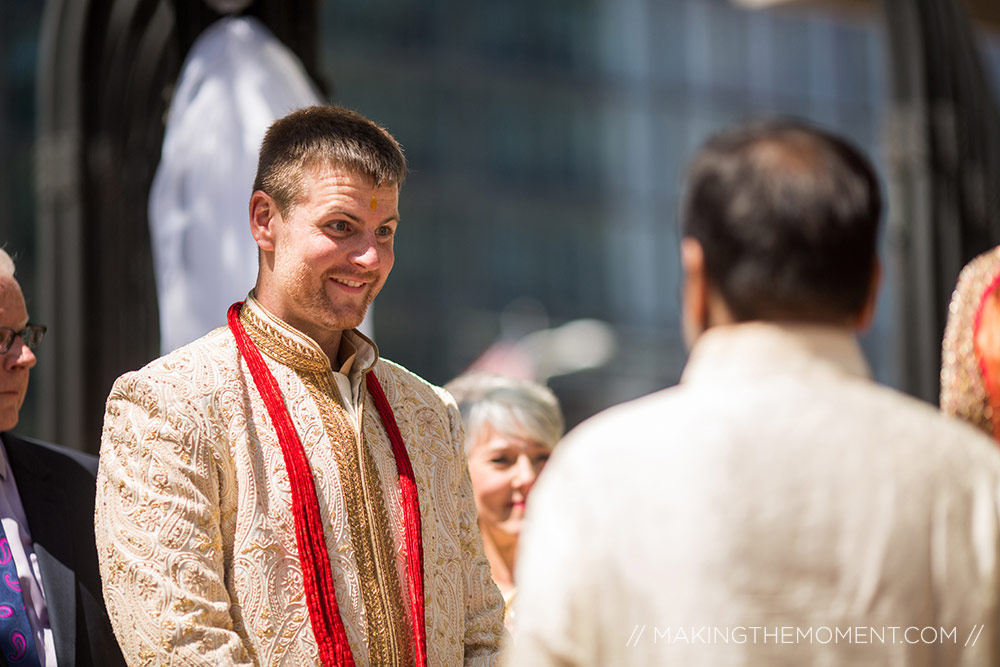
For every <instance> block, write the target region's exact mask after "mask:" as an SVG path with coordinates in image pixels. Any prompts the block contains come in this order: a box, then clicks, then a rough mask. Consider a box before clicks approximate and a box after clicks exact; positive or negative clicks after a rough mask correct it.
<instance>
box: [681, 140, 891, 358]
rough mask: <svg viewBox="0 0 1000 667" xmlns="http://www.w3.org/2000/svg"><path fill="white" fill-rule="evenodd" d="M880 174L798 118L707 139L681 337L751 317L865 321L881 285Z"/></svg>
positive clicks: (685, 224)
mask: <svg viewBox="0 0 1000 667" xmlns="http://www.w3.org/2000/svg"><path fill="white" fill-rule="evenodd" d="M881 212H882V201H881V195H880V192H879V186H878V180H877V177H876V175H875V171H874V169H873V168H872V166H871V164H870V163H869V162H868V160H867V159H866V158H865V157H864V156H863V155H862V154H861V153H860V152H859V151H858V150H857V149H855V148H853V147H852V146H850V145H849V144H848V143H847V142H845V141H844V140H842V139H840V138H838V137H835V136H833V135H831V134H828V133H826V132H824V131H821V130H818V129H816V128H813V127H810V126H808V125H805V124H802V123H797V122H770V123H754V124H750V125H745V126H741V127H738V128H736V129H733V130H730V131H726V132H723V133H720V134H718V135H716V136H714V137H712V138H711V139H710V140H709V141H708V142H707V143H706V144H705V146H704V147H703V148H702V149H701V150H700V151H699V152H698V154H697V155H696V156H695V159H694V161H693V162H692V164H691V166H690V168H689V171H688V183H687V192H686V197H685V201H684V208H683V213H682V215H683V219H682V237H683V240H682V243H681V255H682V264H683V265H684V271H685V293H684V296H685V304H684V316H685V335H686V337H687V338H688V341H689V343H690V342H693V340H694V338H696V337H697V335H698V334H699V333H700V332H701V331H703V330H704V329H706V328H708V327H709V326H712V325H715V324H721V323H725V322H745V321H751V320H768V321H789V322H811V323H824V324H836V325H844V326H852V327H863V326H866V325H867V324H868V322H869V320H870V317H871V314H872V308H873V304H874V294H875V291H876V288H877V284H878V278H879V268H878V261H877V252H876V245H877V238H878V225H879V219H880V217H881Z"/></svg>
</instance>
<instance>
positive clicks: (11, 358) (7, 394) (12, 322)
mask: <svg viewBox="0 0 1000 667" xmlns="http://www.w3.org/2000/svg"><path fill="white" fill-rule="evenodd" d="M26 327H28V310H27V307H26V306H25V304H24V296H23V295H22V294H21V286H20V285H18V284H17V280H16V279H15V278H14V262H13V260H11V258H10V255H8V254H7V253H6V251H4V250H2V249H0V431H9V430H10V429H12V428H14V426H16V425H17V418H18V413H19V411H20V410H21V404H22V403H24V395H25V393H26V392H27V391H28V374H29V371H30V370H31V368H32V367H33V366H34V365H35V361H36V359H35V355H34V353H33V352H32V351H31V349H29V347H28V344H31V345H32V346H34V345H36V344H37V343H38V342H39V341H40V339H41V333H39V331H38V329H37V328H26ZM43 331H44V330H43Z"/></svg>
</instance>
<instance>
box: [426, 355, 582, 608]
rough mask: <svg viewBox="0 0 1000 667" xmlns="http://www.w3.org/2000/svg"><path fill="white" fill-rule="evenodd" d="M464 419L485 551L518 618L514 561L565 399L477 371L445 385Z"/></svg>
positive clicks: (531, 384) (532, 385)
mask: <svg viewBox="0 0 1000 667" xmlns="http://www.w3.org/2000/svg"><path fill="white" fill-rule="evenodd" d="M445 388H446V389H447V390H448V391H450V392H451V394H452V395H453V396H454V397H455V400H456V401H457V402H458V407H459V410H461V412H462V420H463V422H464V424H465V453H466V457H467V458H468V461H469V476H470V477H471V479H472V491H473V496H474V497H475V500H476V508H477V510H478V511H479V530H480V532H481V533H482V535H483V542H484V545H485V548H486V558H487V560H489V563H490V570H491V572H492V575H493V580H494V581H495V582H496V584H497V586H498V587H499V588H500V592H501V593H503V597H504V602H505V606H506V615H505V622H506V624H507V627H508V628H511V627H512V625H513V623H512V621H513V615H512V612H511V603H512V601H513V599H514V594H515V591H516V586H515V578H514V569H515V568H514V562H515V558H516V556H517V542H518V537H519V536H520V534H521V526H522V523H523V521H524V512H525V506H526V502H527V499H528V495H529V493H530V492H531V488H532V486H534V484H535V480H536V479H537V478H538V474H539V473H540V472H541V470H542V468H543V467H544V466H545V463H546V461H548V458H549V454H550V453H551V451H552V448H553V447H555V445H556V443H557V442H559V439H560V438H561V437H562V435H563V429H564V427H565V421H564V418H563V414H562V410H561V409H560V407H559V401H558V399H557V398H556V397H555V395H554V394H553V393H552V391H550V390H549V389H548V388H546V387H544V386H542V385H540V384H538V383H535V382H532V381H530V380H522V379H517V378H511V377H505V376H502V375H494V374H490V373H482V372H473V373H468V374H466V375H462V376H459V377H458V378H456V379H454V380H452V381H451V382H450V383H449V384H448V385H446V387H445Z"/></svg>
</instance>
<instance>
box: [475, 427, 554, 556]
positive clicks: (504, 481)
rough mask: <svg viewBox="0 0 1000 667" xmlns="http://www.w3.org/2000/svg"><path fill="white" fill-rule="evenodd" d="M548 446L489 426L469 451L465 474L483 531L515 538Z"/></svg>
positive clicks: (482, 431)
mask: <svg viewBox="0 0 1000 667" xmlns="http://www.w3.org/2000/svg"><path fill="white" fill-rule="evenodd" d="M550 453H551V449H550V448H549V447H548V446H546V445H544V444H543V443H540V442H538V441H536V440H533V439H530V438H529V437H527V436H526V435H525V434H520V435H510V434H506V433H500V432H498V431H497V430H495V429H494V428H492V427H491V426H489V425H486V426H484V427H483V428H482V429H481V430H480V432H479V433H478V434H476V440H475V444H474V445H473V446H472V449H471V450H470V451H469V456H468V459H469V476H470V478H471V479H472V491H473V495H474V497H475V500H476V508H477V509H478V510H479V520H480V523H481V525H482V527H483V528H484V529H485V530H489V531H490V532H491V533H497V534H499V535H505V536H507V537H510V538H515V539H516V538H517V536H518V535H519V534H520V532H521V525H522V522H523V520H524V508H525V502H526V501H527V498H528V494H529V492H530V491H531V488H532V487H533V486H534V484H535V480H536V479H537V478H538V474H539V473H540V472H541V470H542V468H543V467H544V466H545V462H546V461H548V459H549V454H550Z"/></svg>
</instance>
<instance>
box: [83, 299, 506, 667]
mask: <svg viewBox="0 0 1000 667" xmlns="http://www.w3.org/2000/svg"><path fill="white" fill-rule="evenodd" d="M241 321H242V322H243V324H244V327H245V328H246V330H247V333H248V334H249V335H250V337H251V338H252V339H253V340H254V342H255V343H256V344H257V346H258V348H259V349H260V350H261V352H262V353H263V356H264V359H265V361H266V363H267V365H268V367H269V368H270V370H271V372H272V373H273V374H274V376H275V378H276V379H277V382H278V386H279V387H280V389H281V393H282V396H283V398H284V401H285V404H286V406H287V407H288V411H289V413H290V415H291V417H292V420H293V421H294V423H295V425H296V428H297V431H298V434H299V438H300V439H301V441H302V444H303V447H304V448H305V452H306V455H307V456H308V458H309V462H310V466H311V468H312V472H313V476H314V478H315V480H316V490H317V495H318V500H319V505H320V510H321V512H322V515H323V517H324V518H325V519H324V523H325V525H324V528H325V536H326V544H327V547H328V548H329V552H330V560H331V564H332V571H333V578H334V586H335V588H336V594H337V603H338V605H339V607H340V613H341V616H342V618H343V620H344V625H345V627H346V630H347V635H348V639H349V641H350V644H351V649H352V651H353V654H354V658H355V661H356V662H357V664H359V665H389V664H412V660H413V658H412V641H411V634H410V632H411V629H410V628H411V618H410V611H409V606H408V605H407V604H406V603H405V600H406V595H405V590H406V585H407V584H406V581H407V579H406V577H407V572H406V569H407V568H406V548H405V542H404V535H403V519H402V502H401V496H400V491H399V485H398V482H397V475H396V465H395V460H394V458H393V453H392V447H391V444H390V442H389V439H388V436H387V435H386V432H385V430H384V428H383V426H382V422H381V420H380V418H379V414H378V411H377V409H376V408H375V405H374V403H373V402H372V400H371V398H370V397H369V396H368V394H367V391H366V389H365V387H364V382H363V381H362V372H363V371H365V370H368V369H369V368H373V369H374V372H375V374H376V376H377V377H378V379H379V381H380V382H381V384H382V387H383V389H384V390H385V393H386V396H387V398H388V400H389V403H390V404H391V406H392V409H393V411H394V412H395V416H396V421H397V423H398V425H399V429H400V432H401V433H402V436H403V441H404V442H405V443H406V446H407V450H408V452H409V456H410V460H411V462H412V465H413V470H414V474H415V477H416V483H417V489H418V493H419V499H420V514H421V522H422V527H423V548H424V570H425V571H424V590H425V599H426V601H425V605H426V606H425V614H424V616H425V621H426V632H427V650H428V664H429V665H434V666H438V665H462V664H465V665H478V664H482V665H487V664H491V663H492V661H493V659H494V658H495V655H496V652H497V650H498V645H499V642H500V639H501V635H502V624H503V621H502V613H503V600H502V599H501V597H500V595H499V592H498V591H497V589H496V587H495V585H494V584H493V582H492V579H491V577H490V571H489V565H488V563H487V561H486V559H485V557H484V555H483V547H482V540H481V538H480V536H479V533H478V529H477V525H476V510H475V505H474V503H473V500H472V492H471V486H470V484H469V478H468V473H467V470H466V464H465V460H464V457H463V456H462V451H463V433H462V428H461V424H460V419H459V416H458V411H457V409H456V407H455V405H454V401H453V400H452V399H451V398H450V396H449V395H448V394H447V393H446V392H444V391H443V390H441V389H438V388H436V387H433V386H431V385H429V384H427V383H426V382H424V381H422V380H421V379H419V378H418V377H416V376H415V375H413V374H412V373H410V372H408V371H406V370H405V369H403V368H401V367H400V366H397V365H395V364H392V363H390V362H388V361H385V360H381V359H377V352H376V351H375V349H374V346H373V345H371V343H370V342H369V341H367V340H366V339H364V338H363V337H361V336H360V335H358V334H356V333H354V332H345V335H344V339H343V342H342V343H341V345H342V346H344V345H346V346H348V348H349V349H350V350H352V351H354V352H355V353H354V354H353V355H352V356H351V361H350V363H348V364H347V366H353V368H344V369H342V370H343V371H344V372H345V373H346V374H347V378H348V379H346V381H345V380H343V379H342V382H344V383H345V384H350V385H352V387H353V391H354V393H356V394H357V396H358V397H359V402H358V404H357V405H356V406H351V405H349V404H348V401H345V400H344V399H343V398H341V396H342V393H341V392H340V391H338V389H337V380H336V379H335V378H336V374H335V373H332V372H331V368H330V364H329V361H328V360H327V357H326V355H325V354H324V353H323V352H322V351H321V350H320V349H319V347H318V346H317V345H316V344H315V342H313V341H312V340H311V339H309V338H308V337H306V336H304V335H303V334H301V333H299V332H298V331H296V330H294V329H291V328H289V327H288V326H287V325H285V324H284V323H282V322H281V321H279V320H277V319H275V318H273V317H272V316H270V314H269V313H267V312H266V311H265V310H264V309H263V308H262V307H261V306H260V305H259V304H257V303H256V302H255V301H254V300H253V299H252V298H251V299H248V300H247V304H246V305H245V306H244V308H243V311H242V314H241ZM342 356H344V355H342ZM353 408H357V409H356V410H355V409H353ZM355 417H359V419H357V420H355V419H354V418H355ZM97 495H98V497H97V511H96V529H97V544H98V552H99V556H100V562H101V575H102V578H103V582H104V594H105V598H106V600H107V604H108V611H109V614H110V616H111V620H112V621H111V622H112V625H113V626H114V629H115V634H116V636H117V638H118V640H119V642H120V643H121V645H122V647H123V650H124V653H125V656H126V658H127V660H128V662H129V664H130V665H160V664H171V665H211V666H213V667H222V666H225V665H237V664H238V665H251V664H254V665H289V666H299V665H317V664H319V657H318V649H317V645H316V640H315V637H314V635H313V632H312V628H311V626H310V624H309V617H308V613H307V609H306V601H305V595H304V591H303V580H302V569H301V566H300V562H299V559H298V550H297V548H296V542H295V530H294V520H293V517H292V504H291V489H290V487H289V481H288V475H287V472H286V469H285V464H284V459H283V457H282V453H281V448H280V446H279V444H278V442H277V436H276V435H275V431H274V428H273V427H272V425H271V421H270V418H269V416H268V414H267V411H266V408H265V407H264V404H263V402H262V400H261V397H260V394H259V393H258V391H257V389H256V387H255V385H254V383H253V379H252V377H251V376H250V373H249V370H248V369H247V366H246V364H245V363H244V361H243V360H242V359H241V357H240V355H239V352H238V350H237V347H236V343H235V340H234V338H233V336H232V334H231V333H230V331H229V330H228V328H220V329H216V330H215V331H213V332H211V333H209V334H208V335H207V336H205V337H203V338H201V339H199V340H198V341H195V342H194V343H192V344H190V345H188V346H185V347H183V348H180V349H179V350H177V351H175V352H173V353H171V354H169V355H167V356H165V357H162V358H160V359H158V360H156V361H154V362H152V363H151V364H149V365H148V366H146V367H145V368H143V369H142V370H140V371H138V372H134V373H127V374H125V375H123V376H122V377H121V378H119V379H118V381H117V382H116V383H115V385H114V388H113V389H112V391H111V395H110V396H109V397H108V403H107V413H106V415H105V422H104V435H103V441H102V446H101V463H100V472H99V474H98V488H97Z"/></svg>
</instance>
